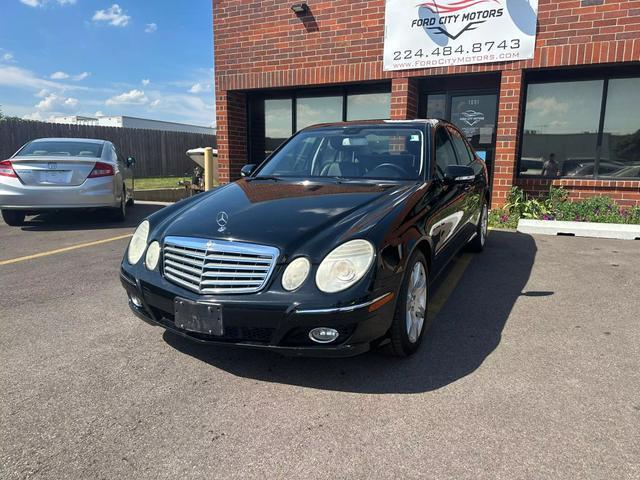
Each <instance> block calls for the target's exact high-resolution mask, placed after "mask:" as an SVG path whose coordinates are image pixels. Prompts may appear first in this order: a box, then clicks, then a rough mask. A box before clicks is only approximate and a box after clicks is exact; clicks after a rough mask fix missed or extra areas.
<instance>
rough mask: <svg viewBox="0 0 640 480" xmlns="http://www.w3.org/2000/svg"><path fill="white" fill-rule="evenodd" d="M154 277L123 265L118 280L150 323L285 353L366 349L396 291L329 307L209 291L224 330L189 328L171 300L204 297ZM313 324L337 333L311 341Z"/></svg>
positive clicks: (388, 317)
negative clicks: (180, 323)
mask: <svg viewBox="0 0 640 480" xmlns="http://www.w3.org/2000/svg"><path fill="white" fill-rule="evenodd" d="M157 278H158V280H157V281H155V279H154V282H153V284H152V283H151V282H149V281H147V280H149V279H148V278H147V279H139V278H135V277H134V276H133V275H132V274H131V273H128V272H127V271H125V270H124V269H121V271H120V280H121V283H122V286H123V287H124V288H125V290H126V291H127V294H128V296H129V306H130V308H131V310H132V311H133V312H134V313H135V314H136V315H137V316H138V317H139V318H141V319H142V320H144V321H145V322H147V323H149V324H151V325H156V326H161V327H163V328H165V329H167V330H169V331H171V332H174V333H176V334H178V335H181V336H184V337H187V338H189V339H191V340H194V341H196V342H199V343H205V344H210V345H223V346H229V345H232V346H237V347H244V348H253V349H261V350H270V351H273V352H277V353H280V354H283V355H289V356H310V357H350V356H355V355H359V354H361V353H364V352H366V351H367V350H369V349H370V345H371V343H372V342H374V341H376V340H378V339H380V338H382V337H383V336H384V335H385V334H386V333H387V331H388V330H389V328H390V326H391V322H392V319H393V311H394V305H395V301H394V300H395V294H394V292H391V291H389V292H382V293H381V292H378V293H377V294H372V295H371V296H370V297H369V298H363V299H360V301H358V302H351V303H350V304H349V305H346V304H343V305H334V306H329V307H327V308H317V306H310V307H309V308H306V307H305V306H304V305H301V304H299V303H298V302H291V296H287V298H278V297H277V296H274V295H269V294H267V295H263V296H261V295H255V296H254V295H252V296H244V295H239V296H238V295H237V296H235V297H234V298H225V299H221V297H218V298H215V299H214V298H208V297H207V298H206V301H207V302H215V303H216V304H219V305H222V308H223V322H224V335H223V336H221V337H216V336H212V335H204V334H198V333H192V332H187V331H185V330H182V329H180V328H178V327H176V325H175V324H174V321H173V308H174V307H173V304H174V303H173V302H174V299H175V297H176V296H179V297H181V298H186V299H189V300H192V301H198V300H200V301H202V300H203V297H200V296H197V295H194V294H192V293H190V292H188V291H186V290H184V289H181V288H180V287H177V286H174V285H173V284H171V283H169V282H167V281H166V280H165V279H164V278H163V277H161V276H160V275H158V276H157ZM132 296H137V297H138V298H139V299H140V300H141V302H142V306H141V307H137V306H136V305H134V304H133V302H132V301H131V297H132ZM317 327H328V328H335V329H336V330H338V332H339V333H340V335H339V337H338V339H337V340H336V341H335V342H334V343H331V344H328V345H321V344H318V343H315V342H313V341H312V340H311V339H310V338H309V335H308V334H309V331H310V330H311V329H313V328H317Z"/></svg>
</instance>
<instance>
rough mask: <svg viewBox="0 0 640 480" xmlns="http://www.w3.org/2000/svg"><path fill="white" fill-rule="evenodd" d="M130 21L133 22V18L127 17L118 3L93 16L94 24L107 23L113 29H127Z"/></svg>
mask: <svg viewBox="0 0 640 480" xmlns="http://www.w3.org/2000/svg"><path fill="white" fill-rule="evenodd" d="M129 20H131V17H130V16H129V15H126V14H125V13H124V10H122V8H120V5H118V4H117V3H114V4H113V5H111V6H110V7H109V8H107V9H106V10H98V11H96V13H94V15H93V21H94V22H107V23H108V24H109V25H111V26H113V27H126V26H127V24H128V23H129Z"/></svg>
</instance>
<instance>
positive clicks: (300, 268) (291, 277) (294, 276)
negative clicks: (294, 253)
mask: <svg viewBox="0 0 640 480" xmlns="http://www.w3.org/2000/svg"><path fill="white" fill-rule="evenodd" d="M310 269H311V264H310V263H309V260H307V259H306V258H302V257H300V258H296V259H295V260H294V261H293V262H291V263H290V264H289V266H288V267H287V269H286V270H285V271H284V274H283V275H282V288H284V289H285V290H287V291H289V292H291V291H293V290H295V289H297V288H298V287H300V285H302V284H303V283H304V281H305V280H306V279H307V275H309V270H310Z"/></svg>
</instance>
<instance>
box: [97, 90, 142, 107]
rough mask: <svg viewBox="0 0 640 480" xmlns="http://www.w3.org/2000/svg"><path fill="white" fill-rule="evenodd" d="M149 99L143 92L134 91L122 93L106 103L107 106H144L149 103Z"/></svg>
mask: <svg viewBox="0 0 640 480" xmlns="http://www.w3.org/2000/svg"><path fill="white" fill-rule="evenodd" d="M148 101H149V99H148V98H147V96H146V95H145V94H144V92H143V91H142V90H138V89H133V90H129V91H128V92H124V93H121V94H120V95H115V96H113V97H111V98H109V99H108V100H107V101H106V102H105V103H106V104H107V105H123V104H126V105H143V104H145V103H147V102H148Z"/></svg>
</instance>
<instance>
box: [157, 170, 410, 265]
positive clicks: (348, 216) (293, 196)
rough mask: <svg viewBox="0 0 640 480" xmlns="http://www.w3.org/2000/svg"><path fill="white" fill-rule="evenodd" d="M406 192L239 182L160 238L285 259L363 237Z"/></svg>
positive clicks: (181, 217) (182, 215)
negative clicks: (258, 249)
mask: <svg viewBox="0 0 640 480" xmlns="http://www.w3.org/2000/svg"><path fill="white" fill-rule="evenodd" d="M412 187H415V184H406V183H405V184H400V185H399V184H376V183H351V182H342V183H338V182H334V181H330V182H308V181H305V182H283V181H278V182H274V181H270V180H257V181H246V180H244V179H243V180H240V181H238V182H236V183H232V184H230V185H227V186H225V187H222V188H219V189H218V190H216V191H214V192H210V193H207V194H203V195H202V198H201V199H199V200H197V201H194V202H190V203H189V204H188V205H187V206H185V207H184V208H182V209H180V210H178V211H177V212H176V213H175V215H172V216H169V217H168V218H167V219H166V221H165V222H163V223H164V225H163V229H162V230H163V231H162V232H161V233H162V236H184V237H198V238H210V239H226V240H235V241H241V242H248V243H257V244H262V245H271V246H275V247H278V248H279V249H280V251H281V252H282V253H285V254H287V253H288V254H293V253H294V252H296V251H299V250H300V249H301V248H303V247H305V246H306V247H309V244H310V243H314V244H320V246H321V247H324V248H320V249H319V250H321V251H326V249H327V248H331V247H332V246H333V245H336V244H339V243H341V242H342V241H345V240H347V239H349V238H353V237H356V236H358V234H363V233H364V231H366V230H367V229H368V228H371V227H372V226H373V225H374V224H375V223H376V222H377V221H378V220H379V219H380V218H381V217H382V216H384V214H385V213H386V212H389V211H390V210H391V209H392V206H393V205H396V204H397V202H398V201H399V200H400V199H401V198H402V197H404V196H405V195H406V193H407V192H408V191H410V190H412ZM385 205H387V206H388V207H387V208H384V206H385ZM176 206H177V205H176ZM306 250H309V251H313V252H318V248H317V246H315V247H313V248H308V249H306Z"/></svg>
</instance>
